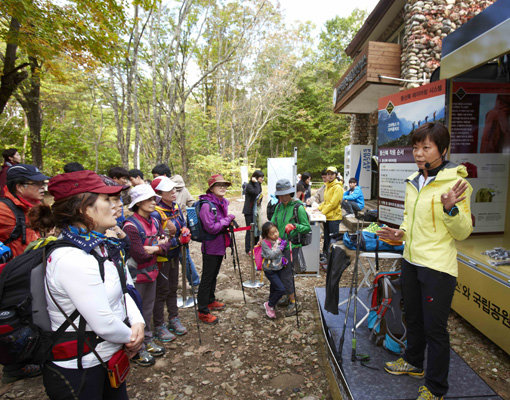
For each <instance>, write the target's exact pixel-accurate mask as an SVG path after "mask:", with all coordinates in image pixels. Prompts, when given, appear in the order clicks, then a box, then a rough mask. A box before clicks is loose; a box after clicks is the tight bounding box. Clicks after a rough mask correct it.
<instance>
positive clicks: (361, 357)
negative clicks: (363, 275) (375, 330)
mask: <svg viewBox="0 0 510 400" xmlns="http://www.w3.org/2000/svg"><path fill="white" fill-rule="evenodd" d="M364 222H365V220H364V218H363V219H362V220H361V228H360V223H359V221H358V226H357V227H356V260H355V262H354V270H353V273H352V278H351V286H350V288H349V297H348V298H347V308H346V310H345V317H344V326H343V328H342V336H341V337H340V343H339V345H338V350H337V353H338V360H339V361H340V363H342V353H343V348H344V341H345V331H346V328H347V319H348V317H349V310H350V308H351V301H352V300H354V315H353V327H352V343H351V361H352V362H355V361H360V363H361V365H363V366H365V367H368V368H372V367H370V366H368V365H366V363H367V362H368V361H370V356H369V355H368V354H358V353H357V339H356V325H357V317H358V315H357V314H358V268H359V267H358V264H359V254H360V247H361V236H362V235H363V232H362V228H363V225H364ZM353 292H354V293H353Z"/></svg>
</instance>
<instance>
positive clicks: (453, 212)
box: [443, 206, 459, 217]
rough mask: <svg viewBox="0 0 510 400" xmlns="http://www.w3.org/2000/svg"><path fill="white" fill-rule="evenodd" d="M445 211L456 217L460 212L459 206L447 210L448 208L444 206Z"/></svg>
mask: <svg viewBox="0 0 510 400" xmlns="http://www.w3.org/2000/svg"><path fill="white" fill-rule="evenodd" d="M443 211H444V212H445V213H446V214H448V215H449V216H450V217H455V216H456V215H457V214H458V213H459V208H458V207H457V206H453V207H452V208H451V210H450V211H446V208H444V206H443Z"/></svg>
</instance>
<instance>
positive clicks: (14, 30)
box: [0, 18, 29, 114]
mask: <svg viewBox="0 0 510 400" xmlns="http://www.w3.org/2000/svg"><path fill="white" fill-rule="evenodd" d="M19 29H20V24H19V22H18V20H17V19H16V18H11V24H10V26H9V32H8V33H7V45H6V46H5V56H4V69H3V72H2V77H1V79H0V114H2V112H3V111H4V109H5V106H6V104H7V102H8V101H9V99H10V98H11V96H12V94H13V93H14V91H15V90H16V88H17V87H18V85H19V84H20V83H21V82H22V81H24V80H25V79H26V78H27V77H28V72H27V71H21V69H23V68H25V67H26V66H28V65H29V64H28V63H24V64H21V65H18V66H17V67H16V66H15V65H16V51H17V50H18V34H19Z"/></svg>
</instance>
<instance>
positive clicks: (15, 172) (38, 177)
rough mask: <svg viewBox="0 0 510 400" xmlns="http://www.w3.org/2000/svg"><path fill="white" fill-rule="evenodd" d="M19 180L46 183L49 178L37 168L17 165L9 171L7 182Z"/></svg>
mask: <svg viewBox="0 0 510 400" xmlns="http://www.w3.org/2000/svg"><path fill="white" fill-rule="evenodd" d="M17 179H26V180H27V181H36V182H40V181H45V180H48V179H50V177H49V176H46V175H43V174H42V173H41V171H39V169H38V168H37V167H34V166H33V165H29V164H16V165H13V166H12V167H10V168H9V170H8V171H7V182H10V181H14V180H17Z"/></svg>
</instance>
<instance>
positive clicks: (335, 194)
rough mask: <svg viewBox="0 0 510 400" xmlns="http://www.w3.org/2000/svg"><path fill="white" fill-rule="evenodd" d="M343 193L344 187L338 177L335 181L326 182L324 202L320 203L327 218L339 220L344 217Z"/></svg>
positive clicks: (320, 207) (321, 210) (320, 209)
mask: <svg viewBox="0 0 510 400" xmlns="http://www.w3.org/2000/svg"><path fill="white" fill-rule="evenodd" d="M343 195H344V189H343V188H342V184H341V183H340V182H339V181H338V180H337V179H335V180H334V181H333V182H326V189H325V190H324V202H323V203H321V204H320V205H319V211H320V212H321V213H323V214H324V215H325V216H326V220H328V221H338V220H340V219H342V197H343Z"/></svg>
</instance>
